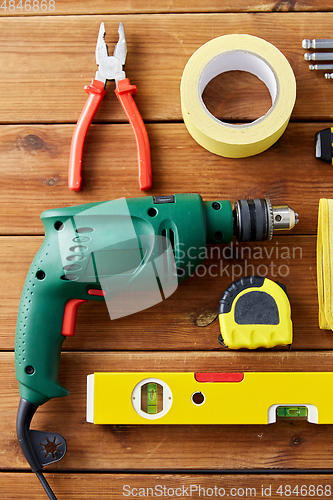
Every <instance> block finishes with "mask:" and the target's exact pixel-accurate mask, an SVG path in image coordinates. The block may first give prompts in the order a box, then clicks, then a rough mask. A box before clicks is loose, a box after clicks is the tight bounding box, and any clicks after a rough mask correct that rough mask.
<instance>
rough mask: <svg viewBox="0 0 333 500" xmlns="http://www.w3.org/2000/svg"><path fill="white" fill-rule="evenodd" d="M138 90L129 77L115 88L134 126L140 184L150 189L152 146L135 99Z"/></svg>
mask: <svg viewBox="0 0 333 500" xmlns="http://www.w3.org/2000/svg"><path fill="white" fill-rule="evenodd" d="M136 92H137V88H136V86H135V85H131V84H130V81H129V79H128V78H125V79H124V80H120V81H119V82H118V83H117V87H116V89H115V93H116V96H117V97H118V99H119V102H120V104H121V105H122V107H123V109H124V111H125V113H126V116H127V118H128V121H129V122H130V124H131V126H132V129H133V132H134V136H135V140H136V146H137V150H138V162H139V186H140V189H141V191H148V189H151V187H152V184H153V179H152V171H151V158H150V146H149V138H148V134H147V130H146V127H145V124H144V123H143V120H142V118H141V115H140V113H139V110H138V108H137V105H136V104H135V101H134V99H133V94H136Z"/></svg>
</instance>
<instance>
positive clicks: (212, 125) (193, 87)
mask: <svg viewBox="0 0 333 500" xmlns="http://www.w3.org/2000/svg"><path fill="white" fill-rule="evenodd" d="M235 70H239V71H247V72H249V73H252V74H253V75H255V76H257V77H258V78H259V79H260V80H262V81H263V82H264V83H265V85H266V86H267V88H268V90H269V92H270V95H271V98H272V107H271V108H270V109H269V110H268V112H267V113H266V114H265V115H264V116H262V117H260V118H258V119H257V120H255V121H253V122H252V123H248V124H245V125H244V124H243V125H234V124H229V123H224V122H222V121H220V120H218V119H217V118H215V117H214V116H213V115H212V114H211V113H210V112H209V111H208V109H207V108H206V106H205V104H204V102H203V100H202V93H203V91H204V89H205V87H206V86H207V84H208V83H209V82H210V81H211V80H212V79H213V78H215V76H217V75H219V74H221V73H224V72H226V71H235ZM295 100H296V81H295V76H294V73H293V70H292V69H291V67H290V64H289V63H288V61H287V59H286V58H285V57H284V55H283V54H282V53H281V52H280V51H279V50H278V49H277V48H276V47H274V45H272V44H270V43H268V42H266V41H265V40H262V39H261V38H257V37H254V36H251V35H225V36H221V37H219V38H215V39H214V40H211V41H210V42H207V43H206V44H205V45H203V46H202V47H200V48H199V49H198V50H197V51H196V52H195V53H194V54H193V56H192V57H191V58H190V59H189V61H188V63H187V64H186V66H185V69H184V73H183V76H182V81H181V105H182V114H183V119H184V122H185V125H186V127H187V130H188V131H189V133H190V134H191V135H192V137H193V138H194V139H195V140H196V141H197V142H198V143H199V144H200V145H201V146H203V147H204V148H205V149H208V151H211V152H212V153H215V154H217V155H220V156H226V157H228V158H243V157H246V156H253V155H255V154H258V153H261V152H262V151H265V150H266V149H268V148H269V147H270V146H272V144H274V143H275V142H276V141H277V140H278V139H279V138H280V137H281V135H282V134H283V132H284V130H285V128H286V126H287V124H288V121H289V118H290V115H291V112H292V110H293V107H294V104H295Z"/></svg>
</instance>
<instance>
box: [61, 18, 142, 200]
mask: <svg viewBox="0 0 333 500" xmlns="http://www.w3.org/2000/svg"><path fill="white" fill-rule="evenodd" d="M118 33H119V40H118V43H117V44H116V46H115V49H114V52H113V56H109V53H108V46H107V45H106V43H105V40H104V36H105V27H104V23H101V26H100V28H99V34H98V39H97V45H96V63H97V66H98V71H96V75H95V79H94V80H93V81H92V83H91V85H88V86H86V87H84V90H85V91H86V93H87V94H88V95H89V97H88V99H87V102H86V104H85V106H84V108H83V110H82V113H81V115H80V117H79V119H78V122H77V124H76V127H75V130H74V134H73V137H72V143H71V150H70V158H69V172H68V187H69V188H70V189H72V190H73V191H80V189H81V181H82V178H81V168H82V152H83V144H84V140H85V137H86V135H87V132H88V128H89V126H90V124H91V122H92V120H93V118H94V116H95V113H96V111H97V109H98V107H99V105H100V103H101V101H102V99H103V97H104V95H105V85H106V82H107V80H115V83H116V88H115V93H116V96H117V97H118V99H119V101H120V104H121V105H122V107H123V109H124V111H125V113H126V116H127V118H128V120H129V122H130V124H131V126H132V129H133V132H134V135H135V139H136V145H137V150H138V162H139V186H140V189H141V191H147V190H148V189H150V188H151V187H152V172H151V159H150V147H149V139H148V134H147V130H146V127H145V124H144V123H143V120H142V118H141V115H140V113H139V111H138V108H137V106H136V104H135V101H134V99H133V97H132V96H133V94H136V92H137V88H136V86H135V85H131V84H130V81H129V79H128V78H126V75H125V72H124V71H123V66H124V64H125V60H126V55H127V46H126V38H125V32H124V26H123V24H122V23H120V24H119V29H118Z"/></svg>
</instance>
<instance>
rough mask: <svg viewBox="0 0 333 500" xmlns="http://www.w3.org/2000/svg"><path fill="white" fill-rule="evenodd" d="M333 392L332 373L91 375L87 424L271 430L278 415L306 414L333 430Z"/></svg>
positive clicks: (309, 419) (312, 419) (310, 419)
mask: <svg viewBox="0 0 333 500" xmlns="http://www.w3.org/2000/svg"><path fill="white" fill-rule="evenodd" d="M149 384H155V385H154V391H155V393H156V395H157V403H156V406H157V409H156V411H155V410H154V412H153V413H152V412H151V409H149V406H150V405H149V401H148V403H147V394H149V387H152V386H151V385H149ZM332 386H333V373H331V372H311V373H310V372H256V373H254V372H247V373H191V372H182V373H170V372H169V373H150V372H148V373H147V372H136V373H115V372H113V373H95V374H93V375H88V391H87V421H88V422H92V423H95V424H114V425H116V424H121V425H126V424H128V425H132V424H268V423H273V422H275V421H276V415H277V413H279V414H285V415H288V416H292V415H293V414H294V415H295V416H297V415H299V416H300V415H303V414H304V411H306V415H307V419H308V421H309V422H312V423H318V424H333V396H332V395H331V394H332V392H331V388H332ZM147 387H148V391H147ZM281 407H283V408H284V409H283V411H280V412H278V411H277V410H278V409H280V410H282V408H281ZM293 407H295V409H294V411H293V410H292V409H293ZM300 408H301V409H300Z"/></svg>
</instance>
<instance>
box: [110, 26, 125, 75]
mask: <svg viewBox="0 0 333 500" xmlns="http://www.w3.org/2000/svg"><path fill="white" fill-rule="evenodd" d="M118 33H119V39H118V42H117V43H116V45H115V48H114V52H113V55H114V57H116V58H117V59H118V60H119V61H120V63H121V64H122V66H124V64H125V61H126V56H127V44H126V37H125V28H124V25H123V23H119V28H118Z"/></svg>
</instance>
